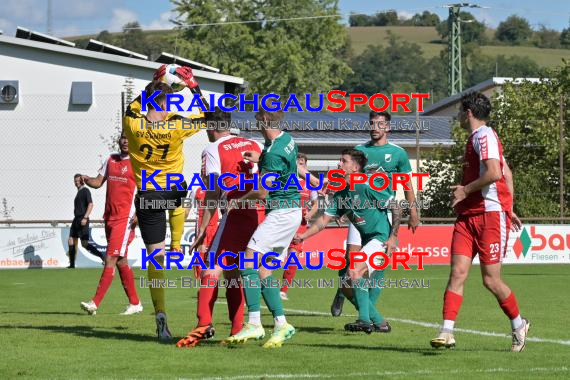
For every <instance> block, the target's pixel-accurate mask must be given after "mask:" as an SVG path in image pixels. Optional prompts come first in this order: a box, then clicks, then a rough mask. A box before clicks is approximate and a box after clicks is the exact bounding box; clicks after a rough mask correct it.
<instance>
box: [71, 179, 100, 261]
mask: <svg viewBox="0 0 570 380" xmlns="http://www.w3.org/2000/svg"><path fill="white" fill-rule="evenodd" d="M73 183H74V184H75V187H77V194H76V195H75V199H74V201H73V204H74V208H73V215H74V216H73V222H71V228H70V229H69V239H68V242H67V244H68V245H69V266H68V268H70V269H73V268H75V257H76V256H77V251H76V250H77V240H78V239H80V240H81V246H82V247H83V248H85V249H86V250H87V251H88V252H89V253H91V254H92V255H94V256H97V257H98V258H100V259H101V260H102V261H103V262H105V257H104V256H103V254H102V253H101V252H99V251H98V250H97V248H95V246H94V245H93V244H89V215H90V214H91V211H92V210H93V200H92V199H91V192H90V191H89V189H88V188H86V187H85V183H84V182H83V178H82V176H81V174H76V175H75V176H73Z"/></svg>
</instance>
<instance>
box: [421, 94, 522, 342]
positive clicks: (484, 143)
mask: <svg viewBox="0 0 570 380" xmlns="http://www.w3.org/2000/svg"><path fill="white" fill-rule="evenodd" d="M490 113H491V102H490V101H489V99H488V98H487V97H486V96H485V95H483V94H481V93H479V92H471V93H468V94H466V95H464V96H463V97H462V98H461V103H460V107H459V122H460V124H461V127H463V128H465V129H467V130H468V131H469V132H471V133H470V135H469V138H468V140H467V145H466V148H465V155H464V157H463V178H462V181H461V184H460V185H457V186H452V189H453V199H452V206H453V207H454V208H455V211H456V213H457V215H458V217H457V220H456V221H455V226H454V230H453V239H452V241H451V271H450V275H449V282H448V284H447V288H446V290H445V293H444V296H443V326H442V328H441V331H440V333H439V335H438V336H437V338H435V339H432V341H431V345H432V347H436V348H438V347H447V348H449V347H454V346H455V338H454V336H453V328H454V326H455V318H456V317H457V314H458V313H459V309H460V307H461V302H462V301H463V287H464V284H465V280H467V276H468V274H469V269H470V267H471V262H472V260H473V258H474V257H475V256H476V255H477V254H479V261H480V264H481V265H480V268H481V275H482V277H483V284H484V285H485V287H486V288H487V289H488V290H489V291H490V292H491V293H493V295H494V296H495V298H496V299H497V301H498V303H499V305H500V307H501V309H502V310H503V312H504V313H505V314H506V315H507V317H508V318H509V320H510V321H511V328H512V346H511V350H512V351H513V352H520V351H522V350H523V349H524V348H525V343H526V338H527V333H528V330H529V328H530V322H529V321H528V320H527V319H525V318H522V317H521V315H520V312H519V307H518V305H517V299H516V298H515V295H514V293H513V292H512V291H511V289H510V288H509V287H508V286H507V284H505V283H504V282H503V280H502V278H501V258H502V257H503V256H504V255H505V254H506V250H507V241H508V238H509V229H510V227H511V220H512V222H513V227H514V229H518V228H520V227H521V223H520V220H519V219H518V218H517V217H516V215H514V214H513V191H514V190H513V184H512V175H511V173H510V170H509V169H508V166H507V165H506V163H505V160H504V158H503V146H502V145H501V142H500V141H499V138H498V136H497V133H496V132H495V131H494V130H493V129H492V128H489V127H488V126H487V125H486V121H487V120H489V114H490Z"/></svg>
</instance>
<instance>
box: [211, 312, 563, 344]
mask: <svg viewBox="0 0 570 380" xmlns="http://www.w3.org/2000/svg"><path fill="white" fill-rule="evenodd" d="M216 303H221V304H226V302H225V301H216ZM261 307H262V308H263V309H267V306H261ZM283 310H284V311H286V312H289V313H299V314H305V315H322V316H330V315H331V314H330V313H325V312H322V311H310V310H299V309H285V308H284V309H283ZM343 316H345V317H356V316H357V315H356V314H343ZM386 319H387V320H389V321H396V322H400V323H406V324H408V325H416V326H422V327H428V328H434V329H439V328H441V325H439V324H437V323H430V322H422V321H414V320H412V319H402V318H392V317H386ZM454 330H455V331H457V332H462V333H466V334H473V335H481V336H493V337H497V338H509V339H511V335H510V334H509V335H507V334H501V333H496V332H492V331H480V330H472V329H458V328H456V329H454ZM527 340H528V341H529V342H538V343H554V344H561V345H563V346H570V340H560V339H546V338H537V337H533V336H530V337H528V338H527Z"/></svg>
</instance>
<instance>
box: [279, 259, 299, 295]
mask: <svg viewBox="0 0 570 380" xmlns="http://www.w3.org/2000/svg"><path fill="white" fill-rule="evenodd" d="M296 273H297V267H296V266H293V265H289V268H287V269H286V270H284V271H283V286H282V287H281V291H282V292H285V293H287V290H288V287H289V286H288V285H290V284H291V281H292V280H293V278H295V274H296Z"/></svg>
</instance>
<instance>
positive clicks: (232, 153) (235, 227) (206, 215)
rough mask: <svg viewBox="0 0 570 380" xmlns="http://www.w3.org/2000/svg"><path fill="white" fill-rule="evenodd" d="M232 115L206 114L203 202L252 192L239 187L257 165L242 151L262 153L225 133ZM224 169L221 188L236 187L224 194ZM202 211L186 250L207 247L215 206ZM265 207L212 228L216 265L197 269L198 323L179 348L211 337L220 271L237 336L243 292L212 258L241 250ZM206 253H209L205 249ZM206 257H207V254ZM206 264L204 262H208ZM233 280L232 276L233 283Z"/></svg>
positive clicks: (228, 259) (231, 274)
mask: <svg viewBox="0 0 570 380" xmlns="http://www.w3.org/2000/svg"><path fill="white" fill-rule="evenodd" d="M230 117H231V114H230V113H229V112H222V111H221V110H219V109H218V108H216V110H215V112H214V113H211V112H207V113H206V120H207V122H208V129H207V132H208V138H209V140H210V141H211V142H212V143H211V144H209V145H208V146H207V147H206V148H205V149H204V151H203V153H202V176H203V177H204V182H205V183H206V185H207V187H208V188H210V181H209V179H210V176H211V175H212V176H214V178H213V181H214V184H215V190H214V191H207V192H206V197H205V199H206V201H212V200H216V201H217V200H220V199H225V200H227V201H228V202H230V201H232V200H234V201H235V200H236V199H239V198H241V197H243V196H244V195H245V194H247V193H248V191H250V190H251V188H252V187H253V185H251V184H246V186H245V188H244V190H242V191H240V190H239V184H240V179H239V175H240V174H242V175H245V178H247V179H251V178H252V177H253V176H252V174H253V173H257V165H256V164H254V163H252V162H250V161H249V160H247V159H245V158H244V154H245V152H251V151H254V152H257V153H261V146H260V145H259V144H258V143H257V142H256V141H254V140H249V139H246V138H243V137H238V136H232V135H231V134H230V131H228V130H227V129H225V128H223V124H224V123H229V122H230ZM224 173H231V174H233V175H235V176H237V178H230V177H225V178H224V185H225V186H226V187H232V186H234V185H235V186H236V188H235V189H234V190H230V191H226V192H223V191H222V190H221V189H220V187H219V185H218V177H219V176H220V175H222V174H224ZM202 211H204V212H203V215H202V218H201V219H202V220H201V223H200V227H199V232H198V235H197V238H196V241H195V242H194V244H193V245H192V248H191V252H193V251H194V248H195V247H198V246H200V245H206V244H207V243H205V238H206V237H207V235H208V234H209V232H208V231H209V229H210V225H211V221H212V220H213V219H212V216H214V217H215V216H216V215H217V210H216V209H215V208H206V209H204V210H202ZM264 217H265V211H264V209H263V208H262V207H253V208H249V207H244V208H239V209H235V210H233V211H232V212H231V213H226V214H225V215H224V216H223V218H222V221H221V222H220V225H219V227H218V229H217V232H216V234H215V237H214V239H213V243H212V245H211V246H210V249H209V251H210V252H214V253H215V260H216V265H215V268H214V269H206V270H202V271H201V276H200V282H201V285H202V286H201V287H200V288H199V290H198V308H197V317H198V325H197V326H196V328H194V330H192V331H190V332H189V333H188V335H187V336H186V337H185V338H183V339H181V340H180V341H179V342H178V344H177V346H178V347H194V346H196V345H197V344H198V343H199V342H200V341H202V340H204V339H208V338H211V337H213V336H214V334H215V330H214V326H213V325H212V314H213V311H214V303H215V302H216V299H217V296H218V286H217V283H218V279H219V277H220V275H221V274H222V273H223V274H224V277H225V279H226V280H228V281H229V286H228V287H227V288H226V299H227V303H228V313H229V317H230V321H231V323H232V328H231V333H230V334H231V335H235V334H237V333H238V332H239V331H240V330H241V329H242V327H243V291H242V287H241V283H240V282H239V281H237V280H238V279H239V272H238V270H237V269H233V270H229V271H224V270H223V269H222V267H220V266H219V265H218V264H217V259H218V257H219V255H220V254H221V253H222V252H225V251H230V252H233V253H236V254H237V253H238V252H240V251H245V250H246V248H247V244H248V241H249V240H250V238H251V236H252V235H253V233H254V232H255V230H256V228H257V227H258V225H259V224H260V223H261V222H262V221H263V219H264ZM210 254H211V253H210ZM207 259H209V256H208V257H207ZM207 262H209V260H207ZM234 263H235V264H237V262H236V261H235V260H234V259H233V258H231V257H227V256H226V257H225V262H224V264H225V265H228V266H229V265H232V264H234ZM232 279H233V280H234V281H233V282H232Z"/></svg>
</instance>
